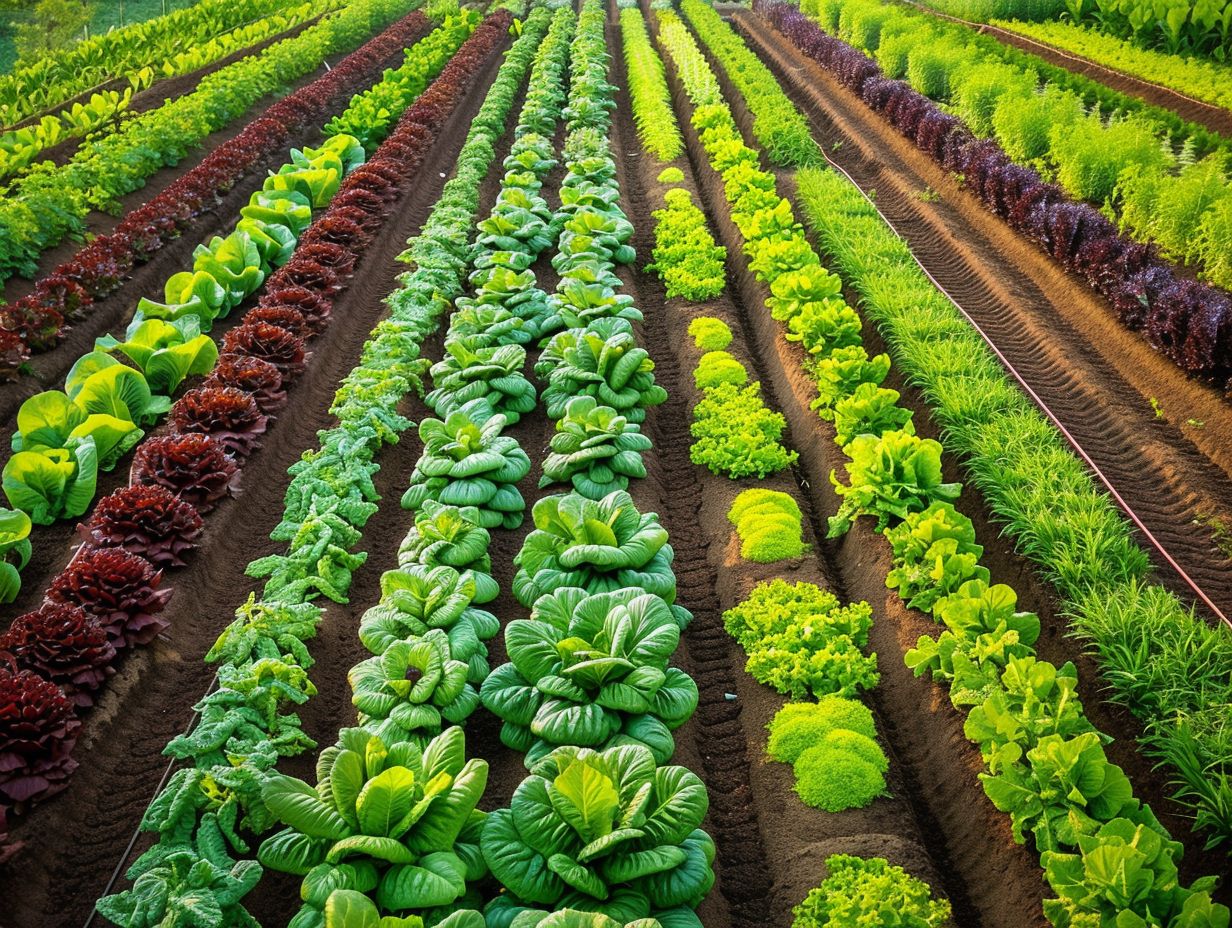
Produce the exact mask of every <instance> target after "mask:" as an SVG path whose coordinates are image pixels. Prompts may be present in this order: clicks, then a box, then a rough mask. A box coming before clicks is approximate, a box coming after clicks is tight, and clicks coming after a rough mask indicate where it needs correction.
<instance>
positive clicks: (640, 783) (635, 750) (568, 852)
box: [481, 745, 714, 917]
mask: <svg viewBox="0 0 1232 928" xmlns="http://www.w3.org/2000/svg"><path fill="white" fill-rule="evenodd" d="M708 804H709V800H708V798H707V795H706V787H705V784H703V783H702V781H701V779H700V778H699V777H698V776H697V775H696V774H694V773H692V772H691V771H689V770H687V769H685V768H684V767H656V766H655V762H654V757H653V756H652V755H651V753H650V751H649V750H648V749H646V748H644V747H641V746H640V745H620V746H617V747H612V748H608V749H607V750H605V751H601V752H600V751H593V750H590V749H589V748H571V747H570V748H558V749H557V750H555V751H553V752H552V753H551V754H549V755H547V756H546V757H544V758H543V759H542V760H540V761H539V762H538V763H537V764H536V765H535V766H534V768H533V769H532V771H531V775H530V776H529V777H527V778H526V779H525V780H523V781H522V783H521V784H520V785H519V786H518V788H517V790H516V791H515V792H514V794H513V799H512V801H511V803H510V806H509V808H507V809H498V810H496V811H495V812H492V813H490V814H489V816H488V820H487V822H486V824H485V826H484V829H483V836H482V839H481V847H482V849H483V857H484V860H485V861H486V862H487V865H488V867H489V868H490V869H491V871H492V875H493V876H494V877H496V879H498V880H499V881H500V882H501V885H503V886H504V887H505V889H506V890H507V891H508V893H509V895H510V896H511V897H512V898H510V899H507V900H506V901H504V902H502V903H500V908H502V909H506V910H507V909H508V908H509V907H519V906H525V907H535V908H540V907H543V908H549V907H550V908H553V909H565V908H573V909H583V910H587V911H593V912H600V913H602V912H603V911H604V908H605V903H608V902H609V901H610V904H611V905H612V906H613V908H617V907H619V908H617V910H618V911H619V910H620V909H623V910H625V911H628V910H630V909H632V910H634V911H638V912H639V917H645V916H646V915H650V914H651V913H653V912H658V911H663V910H670V909H673V908H675V907H677V906H686V907H689V908H693V907H696V906H697V904H698V903H699V902H700V901H701V899H702V897H703V896H705V894H706V892H707V891H708V890H709V889H710V887H711V886H712V885H713V883H714V871H713V870H712V869H711V863H712V862H713V860H714V842H713V841H711V839H710V836H709V835H707V834H706V832H705V831H703V830H702V829H701V827H700V826H701V823H702V819H703V818H705V815H706V810H707V808H708Z"/></svg>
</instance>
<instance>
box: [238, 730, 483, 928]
mask: <svg viewBox="0 0 1232 928" xmlns="http://www.w3.org/2000/svg"><path fill="white" fill-rule="evenodd" d="M317 777H318V783H317V785H316V786H315V787H314V786H311V785H309V784H308V783H305V782H303V781H302V780H297V779H295V778H293V777H288V776H284V775H280V774H276V775H273V776H271V777H270V778H269V779H268V780H267V781H266V783H265V785H264V786H263V787H262V790H261V795H262V799H263V800H264V802H265V804H266V806H267V807H268V808H269V810H270V812H271V813H272V814H273V816H274V817H275V818H276V819H277V820H279V821H280V822H282V823H284V824H285V825H286V826H287V827H286V828H284V829H283V830H281V831H279V832H276V833H275V834H273V835H271V836H270V837H268V838H266V839H265V840H264V841H263V842H262V843H261V848H260V850H259V851H258V854H257V857H258V859H259V860H260V861H261V863H263V864H264V865H265V866H267V867H269V868H270V869H272V870H280V871H283V872H285V873H294V874H296V875H300V876H303V877H304V882H303V886H302V888H301V896H302V898H303V900H304V906H303V908H301V909H300V912H299V914H298V915H296V917H295V918H294V919H292V921H291V924H292V925H294V926H295V928H307V926H315V925H323V924H324V912H323V910H324V907H325V903H326V900H327V899H328V898H329V896H330V894H331V893H332V892H334V891H335V890H339V889H351V890H357V891H359V892H363V893H368V892H373V893H374V894H375V898H376V902H377V905H378V906H379V907H380V908H381V909H382V910H383V911H386V912H403V911H406V910H408V909H413V910H419V911H424V910H430V909H435V908H438V907H441V906H448V905H452V904H453V903H455V902H457V901H458V900H459V899H461V898H462V897H463V896H464V895H465V893H466V888H467V883H468V881H471V880H478V879H479V878H481V877H482V876H483V874H484V869H485V868H484V866H483V859H482V857H481V856H480V854H479V848H478V846H477V841H478V838H479V833H480V832H481V831H482V830H483V823H484V813H482V812H479V811H477V810H476V808H475V807H476V804H477V803H478V802H479V798H480V797H481V796H482V795H483V790H484V787H485V785H486V784H487V779H488V765H487V762H486V761H482V760H477V759H473V758H472V759H471V760H467V759H466V755H465V741H464V738H463V735H462V730H461V729H460V728H450V729H448V730H446V731H445V732H444V733H443V734H441V735H439V736H437V737H436V738H434V739H432V741H430V742H429V743H428V744H427V746H426V747H422V748H421V747H420V746H418V745H417V744H416V743H414V742H408V741H403V742H397V743H393V744H386V743H385V742H383V741H382V740H381V739H380V738H377V737H375V736H373V735H371V734H369V732H367V731H366V730H364V729H362V728H350V729H344V730H343V731H342V732H341V737H340V740H339V742H338V744H337V745H335V746H334V747H332V748H327V749H326V750H325V751H323V752H322V753H321V757H320V760H319V761H318V763H317Z"/></svg>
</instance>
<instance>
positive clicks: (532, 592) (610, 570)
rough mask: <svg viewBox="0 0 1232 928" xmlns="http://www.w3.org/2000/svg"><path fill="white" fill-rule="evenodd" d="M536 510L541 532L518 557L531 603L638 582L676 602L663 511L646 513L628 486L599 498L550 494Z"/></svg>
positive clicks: (521, 597)
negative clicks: (575, 590) (564, 592)
mask: <svg viewBox="0 0 1232 928" xmlns="http://www.w3.org/2000/svg"><path fill="white" fill-rule="evenodd" d="M531 516H532V518H533V519H534V522H535V530H534V531H533V532H531V533H530V534H529V535H527V536H526V541H525V542H523V544H522V549H521V550H520V551H519V552H518V554H517V556H516V557H515V558H514V561H513V562H514V564H516V565H517V567H518V572H517V573H516V574H515V575H514V578H513V593H514V595H515V596H516V597H517V598H518V602H520V603H521V604H522V605H523V606H531V605H533V604H534V603H535V601H536V600H537V599H538V598H539V597H540V596H542V595H544V594H545V593H551V592H552V591H554V590H557V589H559V588H560V587H564V586H577V587H582V588H583V589H585V590H586V591H587V592H589V593H605V592H610V591H612V590H618V589H620V588H621V587H637V588H638V589H641V590H643V591H644V592H647V593H654V594H656V595H657V596H660V597H662V598H663V600H664V601H665V602H667V603H669V604H671V603H674V602H675V601H676V575H675V574H673V573H672V558H673V557H674V556H675V554H674V552H673V551H672V546H671V545H669V544H668V543H667V530H666V529H665V528H663V526H662V525H660V524H659V517H658V515H656V514H655V513H653V512H649V513H646V514H644V515H643V514H642V513H640V512H638V511H637V507H636V506H635V505H634V504H633V498H632V497H631V496H629V494H628V493H626V492H625V491H624V490H616V491H615V492H613V493H609V494H608V495H607V496H605V497H603V499H601V500H598V501H596V500H591V499H586V498H585V497H584V496H580V495H578V494H577V493H566V494H564V495H559V496H545V497H544V498H543V499H541V500H539V502H537V503H535V506H534V508H533V509H532V510H531ZM676 612H677V614H678V615H680V614H681V613H682V612H683V610H676ZM684 615H687V613H684Z"/></svg>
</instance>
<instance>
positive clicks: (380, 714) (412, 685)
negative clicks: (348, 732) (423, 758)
mask: <svg viewBox="0 0 1232 928" xmlns="http://www.w3.org/2000/svg"><path fill="white" fill-rule="evenodd" d="M468 671H469V667H468V666H467V664H466V663H465V662H464V661H459V660H455V659H454V657H453V655H452V652H451V649H450V645H449V637H448V636H447V635H446V634H445V633H444V632H443V631H441V630H440V629H439V628H434V629H432V630H431V631H429V632H427V633H426V634H424V635H417V636H414V637H410V638H406V639H404V640H401V641H395V642H393V643H391V644H390V645H389V646H388V647H387V648H386V649H385V650H384V651H383V652H382V653H381V654H378V655H377V656H376V657H370V658H368V659H367V660H366V661H360V662H359V663H358V664H356V665H355V666H354V667H352V668H351V670H350V672H349V673H348V674H347V679H348V681H349V682H350V684H351V689H352V690H353V691H354V695H353V696H352V697H351V702H352V703H353V704H354V706H355V708H356V709H358V710H359V724H360V725H363V726H365V727H366V728H367V729H368V730H369V731H371V732H372V733H373V734H374V735H375V736H376V737H378V738H380V739H381V740H382V741H385V742H389V743H393V742H398V741H403V740H407V739H408V738H417V739H420V740H426V738H428V737H432V736H434V735H437V734H439V733H440V730H441V726H442V725H443V724H444V723H445V722H449V723H451V724H454V725H459V724H461V723H462V722H465V721H466V719H467V718H468V717H469V716H470V714H471V713H472V712H474V711H475V709H476V708H477V707H478V706H479V694H478V693H476V692H475V690H474V688H473V687H472V686H471V685H470V683H468V682H467V674H468Z"/></svg>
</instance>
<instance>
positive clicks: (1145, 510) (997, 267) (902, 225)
mask: <svg viewBox="0 0 1232 928" xmlns="http://www.w3.org/2000/svg"><path fill="white" fill-rule="evenodd" d="M735 23H736V25H737V27H738V28H739V30H740V31H741V33H742V34H743V35H744V36H745V37H746V38H747V39H748V41H749V43H750V45H751V47H752V48H753V49H754V50H756V51H757V52H758V53H759V54H760V55H761V56H762V57H763V58H764V60H765V61H766V63H767V64H769V65H770V66H771V68H772V69H773V70H774V71H775V73H776V74H777V75H778V76H779V78H780V80H781V81H782V83H783V86H784V88H785V89H786V90H787V92H788V94H789V95H790V96H791V97H792V99H793V100H794V101H795V102H796V104H797V105H798V106H800V108H801V109H802V110H803V111H804V112H805V114H806V115H807V116H808V117H809V118H810V120H811V122H812V125H813V127H814V134H815V136H816V138H817V139H818V141H819V142H820V143H821V145H822V148H823V150H824V151H825V152H826V154H827V157H828V158H830V159H832V160H833V161H834V162H835V163H836V164H838V165H839V166H841V167H842V169H843V170H844V171H846V172H847V173H848V174H850V176H851V177H852V178H853V179H854V180H855V182H856V183H857V184H858V185H859V186H860V187H861V189H863V190H865V191H870V190H875V192H876V204H877V208H878V209H879V210H880V211H881V212H882V214H883V215H884V216H885V217H886V218H887V219H888V220H889V222H890V223H891V225H892V226H893V227H894V229H895V231H896V232H897V233H898V234H899V235H900V236H901V237H902V238H903V239H904V240H905V241H906V242H907V243H908V245H910V247H911V250H912V252H913V253H914V254H915V256H916V258H917V259H918V260H919V261H920V262H921V263H922V264H923V265H924V267H925V268H926V269H927V270H928V272H929V273H930V274H931V275H932V276H933V277H934V278H935V279H936V280H937V281H938V282H939V283H940V285H941V286H942V287H943V288H944V289H945V290H946V291H947V292H948V293H949V294H950V295H951V296H952V298H953V299H954V300H955V301H956V302H957V303H958V304H959V305H961V306H962V307H963V308H964V309H965V310H966V311H967V312H968V313H969V314H970V315H971V316H972V317H973V318H974V319H975V321H976V322H977V323H978V324H979V326H980V327H981V328H982V329H983V330H984V331H985V332H986V333H987V334H988V336H989V338H991V339H992V341H993V343H994V344H995V345H996V346H997V348H998V349H1000V350H1001V351H1002V352H1003V353H1004V354H1005V355H1006V357H1007V358H1008V359H1009V361H1010V363H1011V364H1013V366H1014V367H1015V368H1016V369H1017V370H1018V371H1019V373H1020V374H1021V375H1022V376H1023V378H1024V380H1026V382H1027V383H1028V384H1029V385H1030V386H1031V388H1032V389H1033V390H1034V391H1035V392H1036V393H1037V394H1038V395H1039V396H1040V397H1041V398H1042V399H1043V400H1044V402H1045V403H1046V404H1047V406H1048V407H1049V408H1050V409H1051V410H1052V411H1053V413H1054V414H1055V415H1056V416H1057V418H1058V419H1059V420H1060V421H1061V422H1062V424H1063V425H1064V426H1065V427H1066V428H1067V429H1068V430H1069V431H1070V432H1071V434H1072V435H1073V436H1074V437H1075V439H1076V440H1077V441H1078V442H1079V444H1081V446H1082V447H1083V448H1084V449H1085V450H1086V451H1087V453H1088V454H1089V455H1090V456H1091V458H1092V460H1093V461H1094V462H1095V463H1096V464H1097V465H1098V466H1099V467H1100V469H1101V470H1102V471H1103V472H1104V473H1105V474H1106V475H1107V477H1108V479H1109V480H1110V481H1111V483H1112V484H1113V486H1115V487H1116V488H1117V490H1118V491H1119V492H1120V493H1121V494H1122V496H1123V497H1124V498H1125V500H1126V501H1127V502H1128V503H1129V505H1130V506H1131V507H1132V508H1133V510H1134V511H1135V512H1136V513H1137V514H1138V516H1139V518H1141V520H1142V522H1143V524H1145V525H1146V527H1147V528H1148V529H1149V530H1150V532H1151V533H1152V534H1153V535H1154V536H1155V537H1156V538H1157V539H1159V541H1160V542H1161V543H1162V544H1163V545H1164V546H1165V547H1166V548H1167V550H1168V551H1169V552H1170V553H1171V555H1172V556H1173V557H1174V558H1175V559H1176V560H1177V562H1178V563H1179V564H1180V565H1181V566H1182V567H1183V568H1184V569H1185V571H1186V572H1187V573H1188V574H1189V575H1190V577H1192V578H1193V579H1194V580H1195V581H1196V582H1197V583H1198V584H1199V586H1200V587H1201V588H1202V589H1203V590H1204V591H1205V592H1206V594H1207V595H1208V596H1209V597H1210V598H1211V599H1212V600H1213V601H1215V602H1216V603H1222V604H1224V606H1225V609H1226V607H1227V604H1229V603H1232V563H1230V562H1229V560H1228V558H1227V557H1226V556H1225V555H1224V554H1222V553H1221V552H1220V551H1219V550H1218V549H1217V548H1216V547H1215V545H1214V543H1213V541H1212V538H1211V535H1210V530H1209V529H1206V528H1202V527H1200V526H1199V525H1197V524H1195V521H1196V520H1202V521H1205V520H1207V519H1209V518H1210V517H1212V516H1214V517H1217V518H1219V519H1220V520H1222V521H1223V522H1224V523H1225V524H1227V523H1228V521H1229V515H1230V508H1229V507H1230V506H1232V502H1230V501H1232V430H1229V429H1228V428H1225V427H1223V426H1224V425H1226V423H1227V422H1228V421H1229V420H1228V406H1227V403H1226V401H1225V400H1224V399H1222V398H1221V396H1220V394H1219V393H1218V391H1216V390H1214V389H1212V388H1210V387H1209V386H1207V385H1204V384H1202V383H1199V382H1197V381H1194V380H1191V379H1189V378H1187V377H1186V376H1185V375H1184V374H1183V373H1182V372H1181V371H1180V370H1179V369H1177V368H1176V367H1175V366H1174V365H1173V364H1172V363H1171V362H1169V361H1168V360H1167V359H1166V358H1164V357H1162V356H1161V355H1159V354H1157V353H1156V352H1155V351H1153V350H1152V349H1151V348H1150V346H1149V345H1147V344H1146V342H1145V341H1144V340H1142V339H1141V338H1140V337H1139V336H1137V335H1136V334H1134V333H1132V332H1130V331H1129V330H1127V329H1125V328H1124V327H1122V326H1121V325H1120V324H1119V323H1118V322H1117V321H1116V318H1115V316H1114V315H1113V312H1112V310H1111V308H1110V307H1109V306H1108V305H1107V304H1106V303H1105V302H1104V301H1102V300H1100V299H1098V298H1096V297H1095V296H1094V294H1092V293H1091V292H1090V291H1089V290H1088V289H1087V288H1086V287H1085V286H1083V285H1082V284H1081V283H1080V282H1079V281H1078V280H1077V279H1076V278H1073V277H1070V276H1069V275H1067V274H1065V273H1064V272H1063V271H1061V270H1060V268H1058V267H1057V266H1056V265H1055V264H1054V263H1053V262H1052V261H1051V260H1050V259H1049V258H1048V257H1047V256H1046V255H1045V254H1044V253H1043V252H1041V251H1039V250H1037V249H1035V248H1034V247H1032V246H1031V245H1030V244H1029V243H1027V242H1026V241H1024V240H1023V239H1021V238H1020V237H1019V236H1017V235H1016V234H1015V233H1014V232H1013V231H1012V230H1011V229H1010V228H1009V227H1008V226H1006V225H1005V224H1004V223H1003V222H1001V220H999V219H997V218H996V217H995V216H993V215H992V214H991V213H989V212H987V211H986V210H984V209H983V208H982V207H981V206H980V205H979V203H978V202H977V201H976V200H975V199H974V198H973V197H971V196H970V195H969V194H968V193H967V192H966V191H965V190H963V189H962V188H961V187H959V185H958V184H957V183H956V181H955V180H954V178H952V177H951V176H949V175H947V174H946V173H945V172H944V171H943V170H942V169H941V168H940V167H938V166H937V165H936V164H934V163H933V162H932V160H931V159H930V158H928V156H927V155H925V154H924V153H922V152H920V151H919V150H917V149H916V148H915V147H914V146H912V145H910V144H909V143H908V142H907V141H906V140H905V139H903V138H902V137H901V136H899V135H898V133H897V132H896V131H895V130H894V129H893V128H892V127H890V126H889V125H888V124H887V123H885V122H884V121H883V120H882V119H881V118H880V117H878V116H877V115H876V114H874V113H872V112H871V111H869V110H868V109H867V108H866V107H865V106H864V104H863V103H862V102H861V101H860V100H859V99H858V98H856V97H855V96H854V95H853V94H851V93H850V91H848V90H846V89H845V88H843V87H842V86H841V85H839V84H838V83H837V82H836V81H834V80H833V79H832V78H830V76H829V75H828V74H826V73H825V71H824V70H823V69H821V68H820V67H819V66H818V65H816V64H815V63H814V62H811V61H808V60H806V59H805V58H804V56H803V55H801V54H799V53H798V52H796V50H795V49H794V48H792V47H791V46H790V45H789V44H788V43H787V42H785V41H783V40H782V39H781V36H779V35H778V33H777V32H775V31H773V30H772V29H771V28H770V27H769V26H768V25H767V24H766V23H765V22H764V21H763V20H761V19H760V18H758V17H755V16H752V15H746V14H744V13H738V14H737V15H736V17H735ZM930 189H931V190H933V191H935V192H937V194H939V196H938V197H936V198H931V197H921V196H920V194H921V192H922V191H926V190H930ZM1153 398H1154V399H1156V400H1158V401H1159V402H1160V403H1161V404H1162V408H1163V414H1164V415H1163V418H1159V417H1157V416H1156V414H1155V412H1154V410H1153V408H1152V405H1151V400H1152V399H1153ZM1194 423H1196V424H1194ZM1140 542H1141V543H1142V544H1143V546H1144V547H1145V548H1146V549H1147V550H1148V552H1150V553H1152V554H1155V552H1154V549H1153V548H1152V547H1151V546H1150V544H1149V543H1148V542H1147V541H1146V540H1145V539H1140ZM1156 564H1157V566H1158V567H1159V568H1160V571H1161V572H1160V579H1161V581H1162V582H1163V583H1164V584H1165V585H1167V586H1168V587H1169V588H1170V589H1171V590H1172V591H1173V592H1175V593H1176V594H1177V595H1179V596H1181V597H1182V598H1183V599H1185V600H1186V601H1190V600H1192V599H1193V593H1192V591H1191V590H1190V589H1189V588H1188V586H1187V585H1185V584H1184V582H1183V581H1182V580H1181V579H1180V577H1179V576H1178V575H1177V574H1176V573H1175V572H1174V571H1172V570H1171V569H1169V568H1168V565H1167V564H1166V563H1165V562H1163V560H1162V559H1161V558H1159V557H1158V556H1156Z"/></svg>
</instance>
